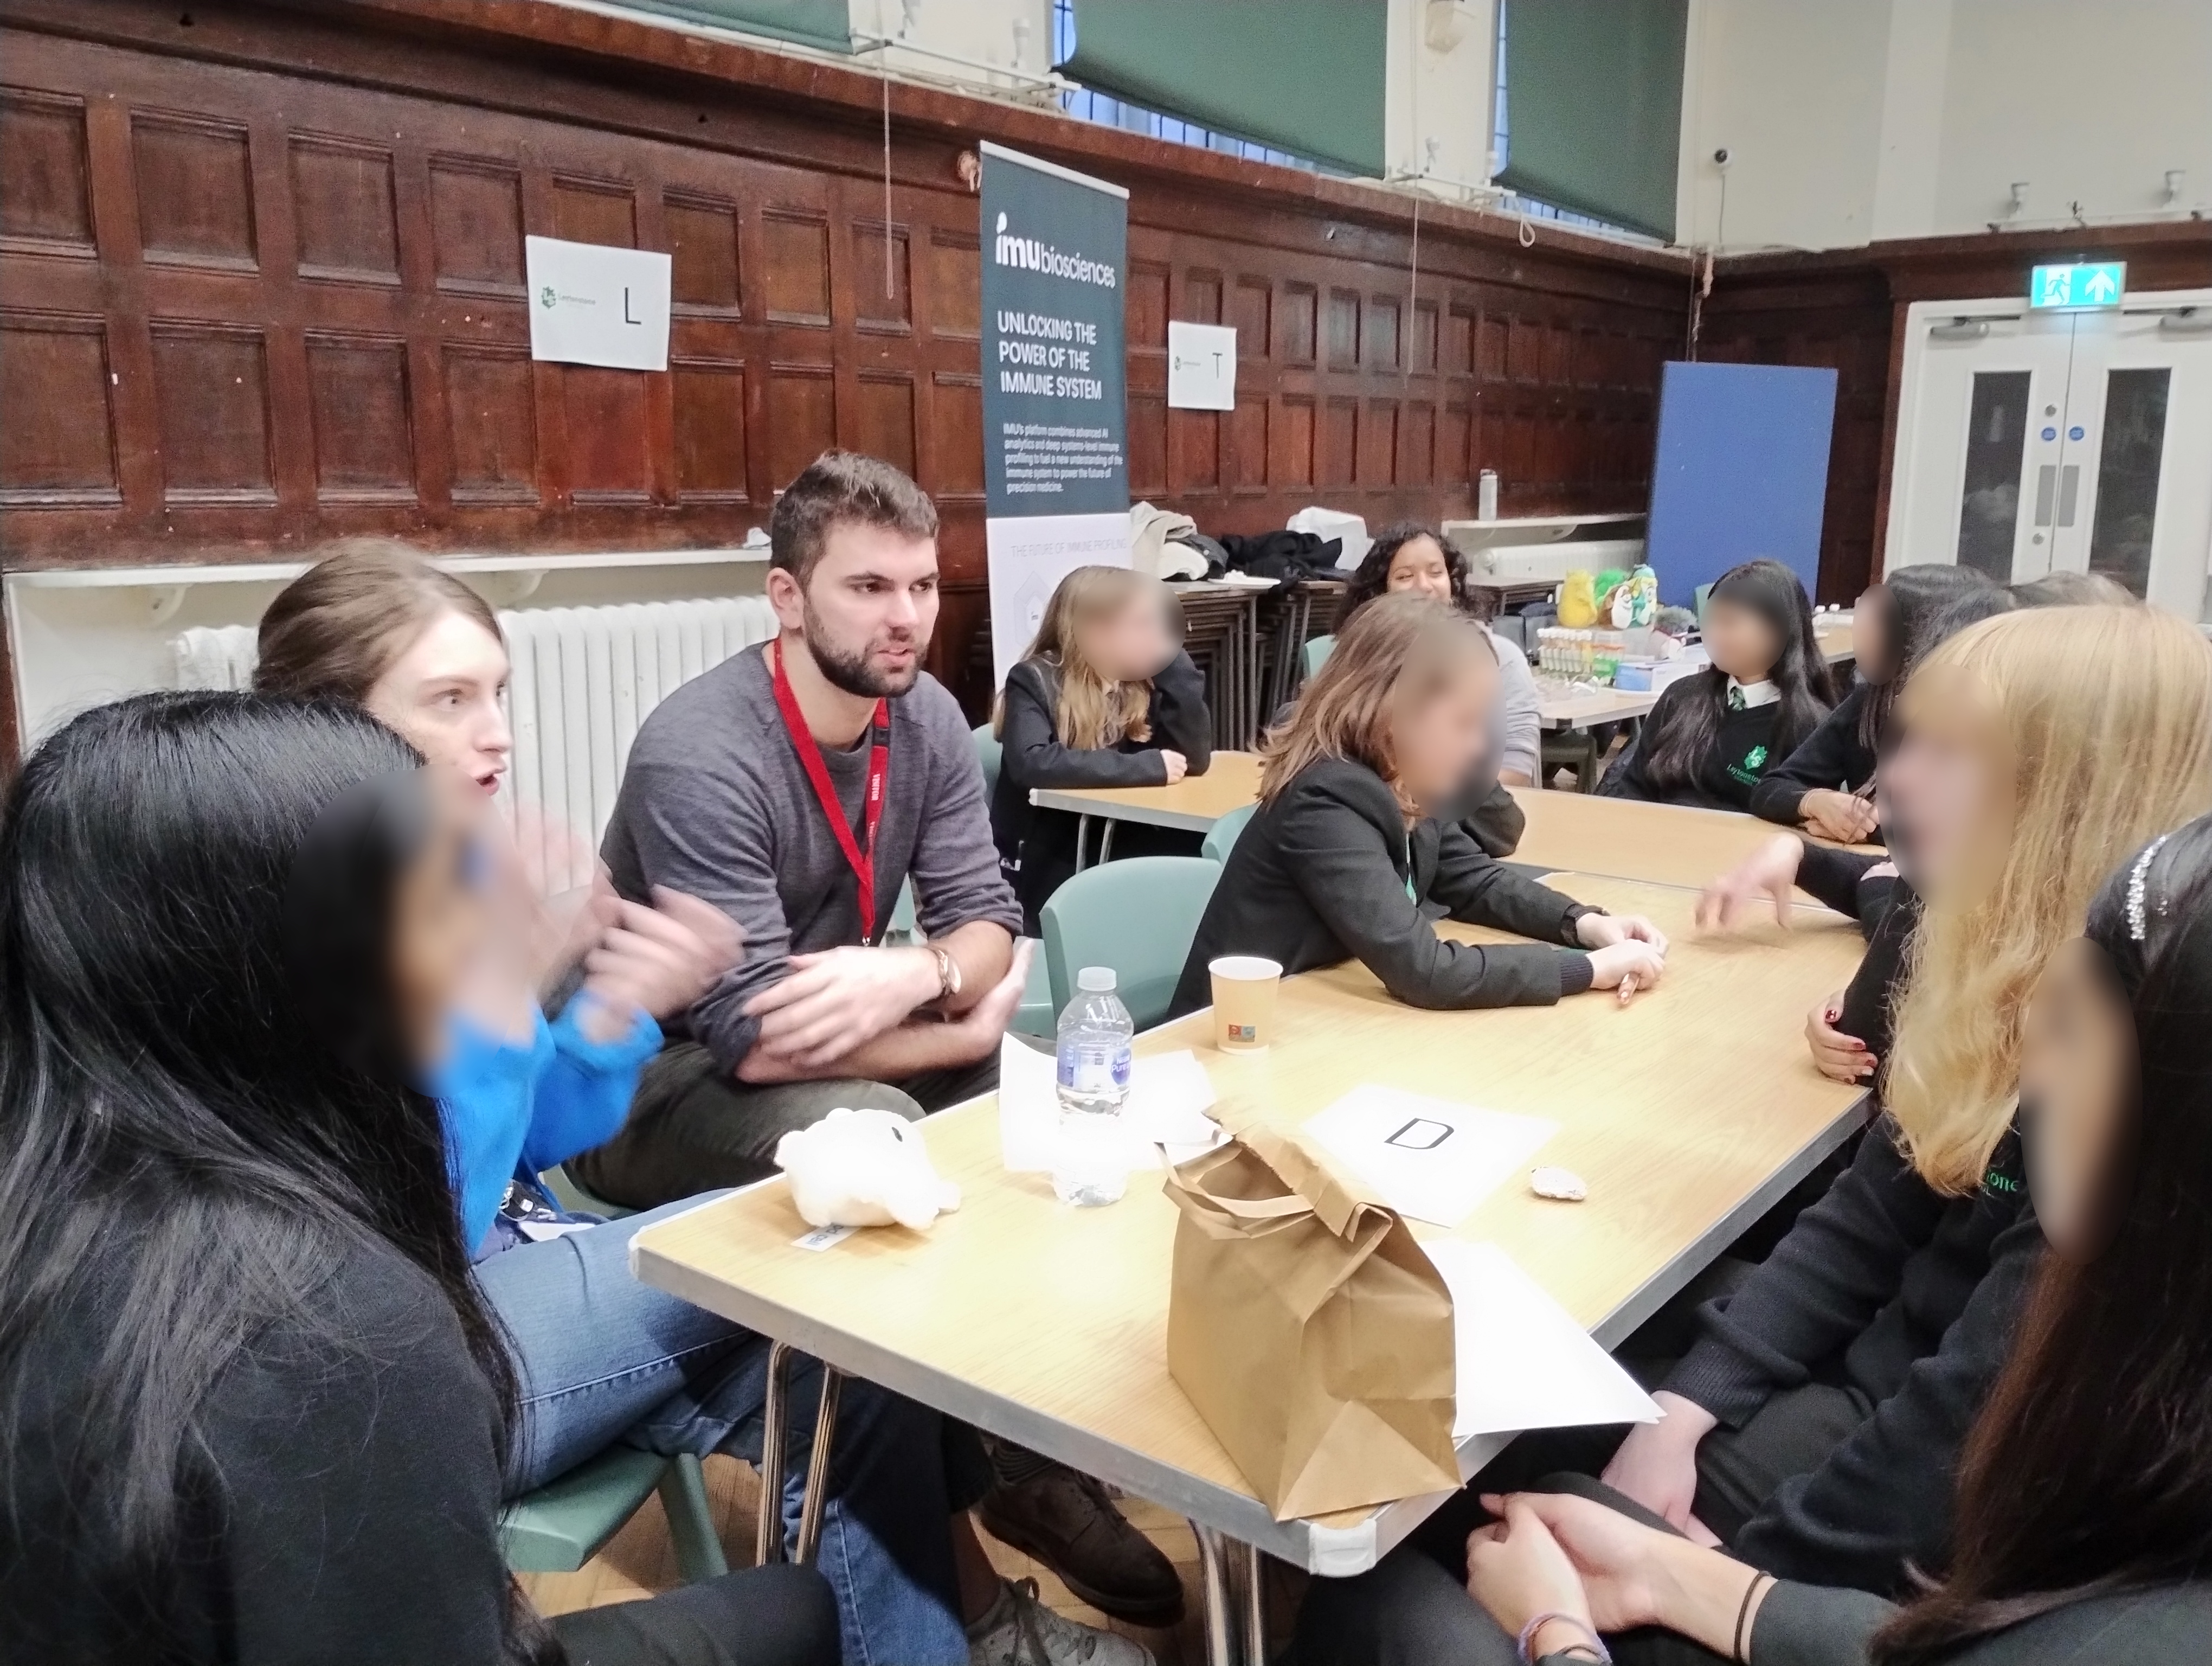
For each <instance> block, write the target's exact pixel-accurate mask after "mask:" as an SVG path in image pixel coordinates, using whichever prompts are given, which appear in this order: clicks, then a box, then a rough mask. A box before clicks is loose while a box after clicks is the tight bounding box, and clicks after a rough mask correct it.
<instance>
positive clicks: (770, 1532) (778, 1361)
mask: <svg viewBox="0 0 2212 1666" xmlns="http://www.w3.org/2000/svg"><path fill="white" fill-rule="evenodd" d="M794 1352H795V1350H794V1349H793V1347H792V1346H791V1344H790V1343H788V1342H777V1343H775V1344H773V1345H772V1346H771V1347H769V1351H768V1393H767V1395H766V1397H765V1399H764V1400H763V1403H762V1407H761V1462H760V1480H761V1495H760V1522H759V1525H758V1527H757V1529H756V1530H755V1532H754V1534H753V1562H754V1565H755V1566H759V1567H766V1566H769V1564H771V1563H774V1562H780V1561H781V1560H783V1466H784V1462H785V1439H784V1436H785V1432H786V1429H787V1426H788V1424H789V1421H790V1417H789V1402H790V1397H791V1384H790V1383H789V1381H788V1377H789V1375H790V1369H791V1359H792V1355H793V1353H794ZM844 1382H845V1377H844V1374H843V1373H842V1371H837V1370H836V1369H834V1368H833V1367H831V1366H829V1365H824V1366H823V1367H822V1403H821V1406H820V1408H819V1409H818V1410H817V1412H816V1414H815V1417H814V1449H813V1450H812V1451H811V1453H809V1454H808V1456H807V1463H806V1492H805V1498H804V1499H803V1500H802V1501H801V1503H800V1505H799V1542H798V1544H797V1545H796V1546H795V1547H794V1550H795V1552H796V1554H795V1556H794V1558H793V1560H796V1561H798V1562H800V1563H802V1564H804V1563H807V1562H811V1561H812V1560H814V1550H815V1547H816V1546H817V1544H819V1543H820V1542H821V1539H822V1512H823V1507H824V1505H826V1503H827V1501H828V1496H829V1449H830V1447H831V1446H832V1445H833V1444H836V1438H837V1400H838V1393H839V1390H840V1389H842V1387H843V1386H844Z"/></svg>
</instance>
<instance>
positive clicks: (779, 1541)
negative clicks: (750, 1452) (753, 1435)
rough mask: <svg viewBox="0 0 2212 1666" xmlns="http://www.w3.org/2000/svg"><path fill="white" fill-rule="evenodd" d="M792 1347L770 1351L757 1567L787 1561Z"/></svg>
mask: <svg viewBox="0 0 2212 1666" xmlns="http://www.w3.org/2000/svg"><path fill="white" fill-rule="evenodd" d="M790 1359H791V1344H790V1343H788V1342H777V1343H775V1344H774V1345H772V1346H771V1347H769V1351H768V1395H767V1397H766V1398H765V1399H764V1400H763V1402H762V1405H761V1461H760V1483H761V1491H760V1524H759V1526H758V1527H757V1529H755V1531H754V1534H753V1566H756V1567H767V1566H769V1565H770V1564H771V1563H775V1562H780V1561H781V1560H783V1422H784V1416H783V1414H784V1405H783V1402H784V1395H785V1392H786V1385H785V1383H784V1380H783V1379H784V1371H785V1367H786V1365H787V1364H788V1362H789V1360H790Z"/></svg>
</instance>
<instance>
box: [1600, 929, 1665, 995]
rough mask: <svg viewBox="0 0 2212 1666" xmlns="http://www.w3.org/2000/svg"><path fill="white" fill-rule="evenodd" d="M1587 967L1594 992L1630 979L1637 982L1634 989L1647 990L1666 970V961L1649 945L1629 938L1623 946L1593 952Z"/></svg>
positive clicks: (1613, 946) (1614, 986) (1611, 944)
mask: <svg viewBox="0 0 2212 1666" xmlns="http://www.w3.org/2000/svg"><path fill="white" fill-rule="evenodd" d="M1584 917H1585V918H1587V917H1588V916H1587V915H1585V916H1584ZM1589 964H1590V988H1593V989H1612V988H1619V987H1620V983H1621V981H1622V980H1623V979H1624V978H1634V979H1635V980H1636V988H1638V989H1648V988H1650V987H1651V986H1652V985H1653V984H1655V983H1656V982H1658V981H1659V978H1660V975H1661V974H1662V973H1663V972H1664V971H1665V970H1667V957H1666V956H1665V955H1663V954H1662V953H1661V952H1659V951H1658V950H1656V949H1655V948H1653V947H1652V946H1651V945H1650V944H1649V943H1639V942H1638V941H1637V940H1636V939H1633V938H1630V939H1627V940H1626V941H1625V942H1620V943H1610V944H1607V945H1606V946H1605V947H1604V948H1602V949H1592V950H1591V951H1590V958H1589Z"/></svg>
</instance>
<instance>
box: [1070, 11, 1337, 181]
mask: <svg viewBox="0 0 2212 1666" xmlns="http://www.w3.org/2000/svg"><path fill="white" fill-rule="evenodd" d="M1052 51H1053V62H1054V63H1055V64H1065V63H1066V62H1067V60H1068V59H1069V58H1073V57H1074V56H1075V0H1052ZM1060 108H1061V109H1063V110H1065V111H1066V112H1067V113H1068V114H1069V115H1071V116H1075V117H1079V118H1080V119H1082V120H1084V121H1095V122H1097V124H1098V125H1100V126H1102V127H1118V128H1120V129H1121V130H1122V131H1124V132H1127V133H1142V134H1145V135H1146V136H1147V137H1151V138H1155V139H1166V140H1168V141H1170V143H1175V144H1188V145H1195V146H1197V147H1198V148H1199V149H1201V150H1216V151H1219V152H1220V153H1221V154H1222V155H1225V156H1241V157H1242V158H1243V159H1244V160H1245V161H1248V162H1274V163H1276V164H1278V165H1279V166H1280V167H1302V168H1304V169H1305V170H1306V172H1308V173H1336V172H1337V170H1336V169H1334V168H1332V167H1322V164H1320V163H1319V162H1315V161H1308V160H1307V159H1306V158H1305V157H1304V156H1294V155H1291V153H1290V152H1289V151H1287V150H1278V149H1275V148H1274V147H1273V145H1266V144H1261V143H1260V142H1259V141H1258V140H1256V139H1240V138H1238V137H1236V136H1235V135H1234V134H1231V133H1222V132H1218V131H1215V130H1214V129H1212V128H1210V127H1200V125H1198V124H1197V123H1196V122H1193V121H1185V120H1183V119H1182V118H1181V117H1180V116H1170V115H1166V114H1164V113H1163V112H1160V111H1158V110H1147V109H1145V108H1144V107H1143V106H1140V105H1135V104H1129V103H1125V102H1124V101H1123V100H1120V99H1117V98H1111V97H1109V96H1108V95H1107V94H1104V93H1094V92H1092V91H1091V89H1090V88H1087V87H1072V88H1069V89H1068V90H1067V91H1066V92H1064V93H1062V94H1060Z"/></svg>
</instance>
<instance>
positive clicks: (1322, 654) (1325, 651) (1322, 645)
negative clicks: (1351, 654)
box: [1303, 636, 1336, 682]
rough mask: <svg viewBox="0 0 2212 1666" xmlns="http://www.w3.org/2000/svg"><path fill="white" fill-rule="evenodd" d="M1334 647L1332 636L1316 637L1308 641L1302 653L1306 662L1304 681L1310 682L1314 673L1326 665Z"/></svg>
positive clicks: (1334, 640)
mask: <svg viewBox="0 0 2212 1666" xmlns="http://www.w3.org/2000/svg"><path fill="white" fill-rule="evenodd" d="M1335 647H1336V638H1335V637H1334V636H1316V637H1313V638H1312V639H1311V640H1310V641H1308V642H1307V643H1306V645H1305V648H1304V650H1303V652H1304V654H1305V660H1306V680H1307V681H1308V682H1311V681H1312V680H1313V676H1314V673H1315V672H1317V671H1319V670H1320V669H1321V668H1322V666H1325V665H1327V664H1328V656H1329V654H1330V652H1331V651H1332V650H1333V649H1334V648H1335Z"/></svg>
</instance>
